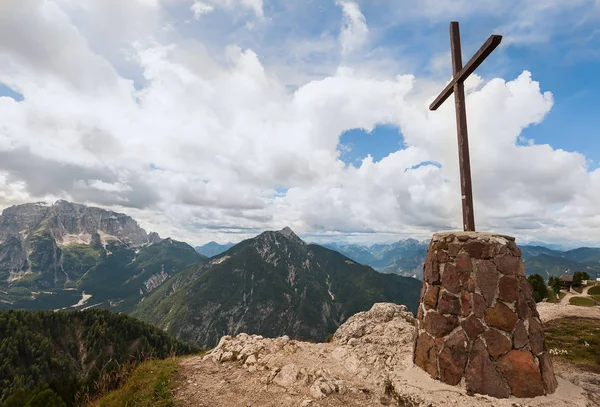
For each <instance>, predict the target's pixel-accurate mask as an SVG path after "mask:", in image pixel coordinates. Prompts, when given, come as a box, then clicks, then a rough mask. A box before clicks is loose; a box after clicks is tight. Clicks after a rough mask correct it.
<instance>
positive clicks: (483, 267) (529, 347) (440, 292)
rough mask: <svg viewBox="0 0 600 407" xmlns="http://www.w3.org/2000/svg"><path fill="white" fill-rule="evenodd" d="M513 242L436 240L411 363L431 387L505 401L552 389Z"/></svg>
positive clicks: (475, 237) (470, 237) (479, 236)
mask: <svg viewBox="0 0 600 407" xmlns="http://www.w3.org/2000/svg"><path fill="white" fill-rule="evenodd" d="M520 256H521V250H520V249H519V248H518V247H517V245H516V244H515V242H514V239H513V238H511V237H508V236H500V235H494V234H489V233H475V232H459V233H440V234H434V235H433V238H432V240H431V243H430V244H429V249H428V251H427V257H426V260H425V265H424V273H423V286H422V290H421V302H420V304H419V309H418V312H417V332H416V335H415V343H414V351H413V361H414V363H415V364H416V365H417V366H419V367H420V368H421V369H423V370H425V371H426V372H427V373H429V375H430V376H431V377H433V378H434V379H437V380H440V381H442V382H444V383H447V384H450V385H456V384H458V383H460V382H461V381H462V380H463V379H464V380H465V384H466V387H467V390H468V391H470V392H472V393H480V394H486V395H490V396H493V397H499V398H507V397H510V396H511V395H512V396H516V397H536V396H542V395H545V394H552V393H553V392H554V391H555V389H556V386H557V382H556V378H555V377H554V372H553V368H552V361H551V359H550V357H549V355H548V354H547V353H546V347H545V344H544V330H543V326H542V324H541V322H540V319H539V314H538V312H537V309H536V304H535V301H534V299H533V292H532V290H531V287H530V285H529V283H528V282H527V280H526V279H525V272H524V268H523V262H522V261H521V257H520Z"/></svg>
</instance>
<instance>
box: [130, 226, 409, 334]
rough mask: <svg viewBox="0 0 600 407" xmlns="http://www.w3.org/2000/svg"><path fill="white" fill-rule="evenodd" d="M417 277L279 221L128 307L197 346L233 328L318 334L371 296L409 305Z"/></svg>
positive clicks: (334, 326) (366, 305)
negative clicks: (381, 269)
mask: <svg viewBox="0 0 600 407" xmlns="http://www.w3.org/2000/svg"><path fill="white" fill-rule="evenodd" d="M420 285H421V284H420V281H418V280H416V279H412V278H406V277H401V276H397V275H391V274H382V273H378V272H376V271H375V270H373V269H372V268H371V267H368V266H364V265H360V264H358V263H356V262H355V261H353V260H351V259H349V258H347V257H346V256H344V255H342V254H340V253H338V252H336V251H333V250H330V249H327V248H325V247H321V246H318V245H311V244H306V243H305V242H304V241H302V240H301V239H300V238H299V237H298V236H297V235H296V234H295V233H294V232H293V231H292V230H291V229H289V228H285V229H283V230H280V231H268V232H264V233H262V234H260V235H259V236H257V237H255V238H252V239H248V240H245V241H243V242H241V243H239V244H237V245H235V246H233V247H232V248H230V249H229V250H227V251H226V252H224V253H222V254H221V255H219V256H216V257H213V258H212V259H211V260H210V261H209V262H208V263H205V264H203V265H200V266H197V267H191V268H189V269H188V270H186V271H183V272H181V273H179V274H178V275H177V276H175V277H174V278H173V279H171V280H169V281H168V282H167V283H165V284H164V285H163V286H161V287H160V288H159V289H157V290H155V291H154V292H152V293H150V294H149V295H147V296H144V298H143V300H142V301H141V302H140V303H139V304H138V305H137V306H136V307H135V309H134V311H133V313H132V315H133V316H135V317H137V318H140V319H142V320H145V321H148V322H151V323H153V324H155V325H157V326H159V327H162V328H163V329H165V330H166V331H167V332H169V333H170V334H172V335H174V336H175V337H177V338H179V339H182V340H185V341H189V342H191V343H194V344H196V345H199V346H213V345H215V344H216V343H217V342H218V340H219V339H220V338H221V337H222V336H223V335H234V334H237V333H239V332H247V333H255V334H261V335H264V336H268V337H274V336H280V335H284V334H287V335H289V336H290V337H293V338H300V339H310V340H315V341H322V340H324V339H325V337H326V336H327V334H329V333H332V332H334V331H335V330H336V329H337V327H338V326H339V325H340V324H341V323H343V322H344V321H345V320H346V318H348V317H349V316H350V315H353V314H354V313H356V312H359V311H364V310H367V309H369V308H370V307H371V306H372V305H373V304H374V303H376V302H396V303H399V304H405V305H407V306H408V308H409V309H410V310H411V311H415V310H416V306H417V302H418V298H419V292H420Z"/></svg>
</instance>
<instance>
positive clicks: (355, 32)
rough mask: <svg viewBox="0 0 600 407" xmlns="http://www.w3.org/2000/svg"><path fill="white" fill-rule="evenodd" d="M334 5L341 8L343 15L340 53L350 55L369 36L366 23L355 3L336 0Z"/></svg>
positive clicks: (350, 0) (349, 0)
mask: <svg viewBox="0 0 600 407" xmlns="http://www.w3.org/2000/svg"><path fill="white" fill-rule="evenodd" d="M335 4H337V5H338V6H340V7H341V8H342V12H343V14H344V25H343V27H342V31H341V34H340V41H341V44H342V53H344V54H348V53H352V52H354V51H356V50H358V49H359V48H360V47H362V46H363V45H364V44H365V42H366V41H367V36H368V35H369V28H368V27H367V21H366V19H365V16H364V15H363V13H362V12H361V11H360V7H359V5H358V3H356V2H355V1H352V0H336V3H335Z"/></svg>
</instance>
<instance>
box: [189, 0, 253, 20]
mask: <svg viewBox="0 0 600 407" xmlns="http://www.w3.org/2000/svg"><path fill="white" fill-rule="evenodd" d="M219 7H220V8H223V9H226V10H235V9H238V8H244V9H248V10H251V11H253V12H254V14H255V15H256V17H258V18H264V16H265V14H264V10H263V0H195V2H194V4H193V5H192V7H191V10H192V11H193V12H194V17H195V18H196V19H199V18H200V17H201V16H203V15H205V14H209V13H211V12H213V11H214V10H215V9H216V8H219Z"/></svg>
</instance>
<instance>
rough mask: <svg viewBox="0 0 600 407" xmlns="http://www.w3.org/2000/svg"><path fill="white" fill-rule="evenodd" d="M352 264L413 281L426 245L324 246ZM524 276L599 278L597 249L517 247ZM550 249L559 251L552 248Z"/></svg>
mask: <svg viewBox="0 0 600 407" xmlns="http://www.w3.org/2000/svg"><path fill="white" fill-rule="evenodd" d="M324 246H325V247H328V248H330V249H332V250H336V251H337V252H339V253H342V254H344V255H345V256H348V257H349V258H351V259H352V260H354V261H356V262H358V263H361V264H365V265H368V266H371V267H373V268H374V269H376V270H378V271H380V272H382V273H394V274H399V275H403V276H412V277H415V278H422V277H423V263H424V261H425V254H426V253H427V246H428V243H427V242H422V241H418V240H415V239H407V240H403V241H398V242H396V243H392V244H374V245H370V246H367V245H358V244H341V243H328V244H324ZM519 247H520V248H521V250H522V252H523V256H522V257H523V262H524V264H525V273H526V274H527V275H531V274H540V275H541V276H543V277H544V278H546V279H547V278H548V277H550V276H555V277H556V276H559V275H561V274H563V273H565V272H568V273H571V274H572V273H574V272H576V271H585V272H587V273H588V274H589V275H590V276H591V277H593V278H595V277H596V275H598V277H600V248H590V247H580V248H577V249H573V250H568V251H561V250H558V249H556V248H548V247H545V246H539V245H535V246H530V245H523V246H519ZM553 247H558V245H554V246H553Z"/></svg>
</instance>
